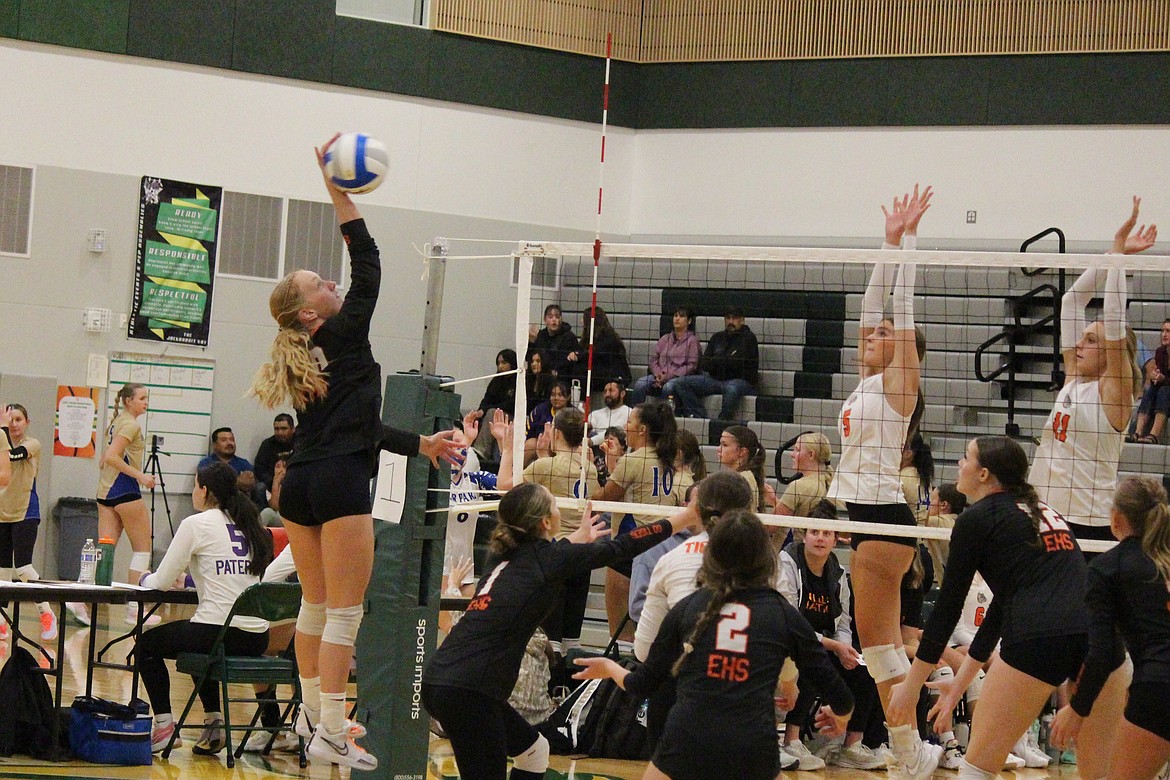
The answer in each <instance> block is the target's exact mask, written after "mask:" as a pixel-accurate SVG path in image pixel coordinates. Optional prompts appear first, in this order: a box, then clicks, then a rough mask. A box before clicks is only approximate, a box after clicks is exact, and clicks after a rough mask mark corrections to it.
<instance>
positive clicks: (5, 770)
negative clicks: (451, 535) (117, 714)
mask: <svg viewBox="0 0 1170 780" xmlns="http://www.w3.org/2000/svg"><path fill="white" fill-rule="evenodd" d="M23 611H24V613H25V614H24V615H22V620H21V628H22V629H23V630H24V632H25V633H26V634H28V635H31V636H39V627H38V625H37V623H36V610H29V609H26V610H23ZM192 611H193V608H192V607H179V606H170V607H164V610H163V612H162V614H163V618H164V619H166V620H174V619H177V618H181V617H186V616H188V615H189V614H190V613H191V612H192ZM30 613H31V614H30ZM115 614H117V615H119V616H120V614H121V612H120V611H118V612H116V613H115ZM114 628H115V629H119V630H118V632H117V633H122V632H121V630H120V629H121V623H120V622H119V623H118V624H117V625H115V626H114ZM64 629H65V631H66V645H65V652H66V659H65V694H64V701H67V702H68V701H72V699H73V696H74V695H75V694H76V693H77V692H79V691H84V688H85V671H86V670H85V651H86V645H87V643H88V642H89V632H90V631H91V630H96V631H97V632H98V646H99V647H100V646H101V645H102V644H104V643H105V642H106V641H108V639H110V638H112V637H113V636H115V634H114V633H112V632H111V631H110V629H109V626H108V624H107V621H106V620H105V615H104V614H103V615H102V619H101V620H100V621H99V625H98V626H97V627H96V628H95V629H85V628H81V627H79V626H77V625H74V624H69V625H65V626H64ZM52 644H53V648H54V651H55V647H56V642H55V641H54V642H53V643H52ZM3 658H4V660H7V658H8V647H7V645H6V644H4V645H3ZM94 679H95V693H96V695H98V696H102V697H105V698H110V699H118V700H122V701H126V700H127V699H128V698H129V696H130V675H129V674H126V673H123V672H114V671H107V670H100V669H99V670H97V672H96V674H95V678H94ZM190 692H191V681H190V678H187V677H185V676H180V675H174V676H173V677H172V690H171V695H172V701H173V703H174V707H175V711H176V714H177V713H178V712H179V711H180V708H181V705H182V703H183V702H184V701H185V700H186V697H187V696H188V695H190ZM196 707H198V705H196ZM200 716H201V713H200ZM190 744H192V742H191V741H188V743H187V745H188V746H187V747H184V748H179V749H177V750H175V751H174V752H173V753H172V754H171V757H170V760H169V761H163V760H162V759H161V758H160V757H159V756H155V759H154V763H153V764H152V765H151V766H141V767H109V766H95V765H93V764H86V763H83V762H80V761H71V762H68V763H58V764H52V763H46V762H39V761H34V760H31V759H28V758H26V757H24V756H13V757H11V758H0V778H39V777H44V776H54V777H73V778H125V779H127V780H131V779H137V778H167V780H179V779H180V778H182V779H183V780H187V778H192V779H194V780H219V779H220V778H237V779H239V780H245V779H247V780H259V779H260V778H270V777H271V778H280V777H296V778H321V779H322V780H324V779H325V778H338V777H347V776H348V775H349V770H348V769H342V770H338V769H337V768H335V767H332V766H321V765H314V764H312V763H310V765H309V767H308V768H307V769H303V770H302V769H301V768H300V767H299V766H298V765H297V758H296V756H295V755H293V754H275V753H274V754H273V755H271V756H269V757H267V758H266V757H263V756H259V755H254V754H244V756H243V758H241V759H240V760H239V761H238V762H237V763H236V766H235V767H234V768H233V769H231V770H229V769H228V768H227V764H226V762H225V760H224V757H223V756H222V755H220V756H196V755H194V754H192V753H191V750H190V747H189V746H190ZM643 768H644V765H643V764H642V763H640V762H635V761H612V760H604V759H579V760H572V759H568V758H564V757H560V756H553V759H552V769H551V770H550V771H549V772H548V775H547V777H548V778H549V780H561V779H563V780H594V779H595V778H596V779H597V780H604V779H607V778H612V779H613V780H635V779H636V778H640V777H641V775H642V770H643ZM357 774H358V776H363V775H365V773H357ZM369 776H371V777H377V776H379V773H377V772H374V773H371V774H370V775H369ZM883 776H884V773H881V772H877V773H874V772H860V771H855V770H842V769H836V768H830V769H828V770H825V771H820V772H786V773H784V777H785V778H790V779H791V780H797V778H799V780H826V779H827V778H833V780H863V779H865V778H875V777H876V778H880V777H883ZM458 777H459V775H458V773H457V771H456V769H455V765H454V761H453V760H452V759H451V750H450V746H449V745H448V744H447V742H446V741H445V740H438V739H436V740H433V741H432V742H431V751H430V761H429V771H428V780H456V778H458ZM734 777H735V768H734V767H728V771H727V774H726V775H725V778H726V779H727V780H731V779H733V778H734ZM954 777H956V773H955V772H949V771H943V770H938V771H937V772H936V773H935V778H954ZM1004 777H1009V778H1010V777H1015V778H1019V780H1041V778H1050V777H1060V778H1065V779H1066V780H1074V779H1075V778H1078V777H1079V775H1078V774H1077V773H1076V767H1069V766H1066V767H1061V768H1060V769H1053V770H1037V769H1029V770H1024V771H1023V772H1018V773H1015V774H1014V775H1013V774H1010V773H1006V774H1005V775H1004ZM719 780H724V778H720V779H719Z"/></svg>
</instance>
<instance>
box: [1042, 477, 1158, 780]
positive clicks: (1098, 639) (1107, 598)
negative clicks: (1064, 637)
mask: <svg viewBox="0 0 1170 780" xmlns="http://www.w3.org/2000/svg"><path fill="white" fill-rule="evenodd" d="M1110 520H1111V525H1112V527H1113V535H1114V536H1116V537H1117V538H1118V539H1119V540H1120V544H1118V545H1117V546H1116V547H1114V548H1113V549H1112V550H1110V551H1109V552H1106V553H1103V554H1101V555H1098V556H1097V557H1096V558H1094V559H1093V562H1092V563H1091V564H1089V586H1088V588H1089V594H1088V604H1089V654H1088V657H1087V658H1086V659H1085V668H1084V671H1083V672H1082V673H1081V677H1080V680H1079V681H1078V685H1077V690H1076V693H1075V694H1074V695H1073V697H1072V701H1071V702H1070V703H1069V704H1068V705H1067V706H1065V707H1064V708H1062V709H1061V710H1060V712H1058V713H1057V715H1056V721H1055V722H1054V723H1053V728H1052V737H1051V741H1052V742H1053V743H1054V744H1056V745H1058V746H1060V747H1062V748H1063V747H1065V746H1067V745H1068V744H1069V743H1070V742H1071V741H1072V740H1073V738H1074V737H1076V736H1077V734H1078V732H1079V731H1080V728H1081V724H1082V722H1083V720H1084V718H1085V717H1086V716H1088V714H1089V712H1090V710H1092V709H1093V705H1094V702H1095V700H1096V698H1097V694H1098V693H1099V692H1100V691H1101V688H1102V686H1103V685H1104V684H1105V680H1106V679H1107V678H1108V677H1109V675H1110V673H1112V671H1113V670H1114V669H1116V668H1117V667H1118V666H1120V665H1121V663H1122V662H1123V661H1124V660H1125V649H1126V648H1128V649H1129V654H1130V656H1131V657H1132V658H1133V666H1134V671H1133V683H1132V684H1131V685H1130V687H1129V701H1128V703H1127V704H1126V707H1125V719H1124V720H1123V721H1122V724H1121V727H1120V729H1119V730H1118V734H1117V740H1116V741H1115V742H1114V749H1113V755H1112V757H1111V759H1110V766H1109V775H1108V776H1109V777H1110V778H1125V780H1143V779H1144V778H1153V777H1155V776H1157V774H1158V770H1159V769H1161V767H1162V765H1163V764H1165V763H1166V760H1167V759H1170V709H1168V708H1167V702H1170V610H1168V609H1167V601H1168V599H1170V596H1168V595H1167V588H1168V587H1170V586H1168V584H1167V583H1168V582H1170V507H1167V505H1166V489H1165V488H1163V487H1162V485H1161V484H1160V483H1159V482H1158V481H1157V480H1154V479H1151V478H1150V477H1126V478H1125V479H1123V480H1121V484H1119V485H1118V486H1117V493H1116V495H1115V497H1114V500H1113V512H1112V517H1111V518H1110ZM1123 642H1124V644H1123Z"/></svg>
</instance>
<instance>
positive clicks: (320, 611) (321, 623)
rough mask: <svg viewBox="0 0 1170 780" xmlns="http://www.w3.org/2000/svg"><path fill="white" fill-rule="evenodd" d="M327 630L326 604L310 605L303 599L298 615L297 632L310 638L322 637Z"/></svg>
mask: <svg viewBox="0 0 1170 780" xmlns="http://www.w3.org/2000/svg"><path fill="white" fill-rule="evenodd" d="M324 630H325V604H324V602H322V603H320V604H310V603H309V602H307V601H305V599H304V597H302V598H301V611H300V612H298V613H297V631H300V632H301V633H302V634H307V635H309V636H321V632H322V631H324Z"/></svg>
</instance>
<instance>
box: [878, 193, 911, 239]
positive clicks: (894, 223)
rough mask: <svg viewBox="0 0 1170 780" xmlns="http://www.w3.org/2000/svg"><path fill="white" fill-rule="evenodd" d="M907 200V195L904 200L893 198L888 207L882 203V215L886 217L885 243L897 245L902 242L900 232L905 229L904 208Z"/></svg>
mask: <svg viewBox="0 0 1170 780" xmlns="http://www.w3.org/2000/svg"><path fill="white" fill-rule="evenodd" d="M907 202H909V196H908V195H907V196H906V197H905V199H904V200H899V199H898V198H894V203H893V205H892V206H890V208H889V209H886V207H885V205H884V204H883V205H882V215H883V216H885V218H886V229H885V232H886V243H887V244H889V245H891V246H895V247H896V246H899V245H900V244H901V243H902V232H903V231H904V230H905V229H906V218H905V213H904V212H905V210H906V203H907Z"/></svg>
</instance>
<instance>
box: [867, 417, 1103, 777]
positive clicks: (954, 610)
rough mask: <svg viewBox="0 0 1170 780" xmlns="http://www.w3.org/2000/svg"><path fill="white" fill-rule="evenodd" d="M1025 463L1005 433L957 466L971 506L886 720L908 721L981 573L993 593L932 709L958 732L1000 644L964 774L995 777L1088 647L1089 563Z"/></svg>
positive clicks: (976, 447)
mask: <svg viewBox="0 0 1170 780" xmlns="http://www.w3.org/2000/svg"><path fill="white" fill-rule="evenodd" d="M1027 473H1028V458H1027V456H1026V455H1025V454H1024V450H1023V449H1022V448H1021V447H1020V445H1019V444H1016V443H1015V442H1014V441H1012V440H1011V439H1009V438H1007V437H1005V436H982V437H979V438H977V439H974V440H972V441H971V442H970V443H968V444H967V452H966V455H965V456H964V457H963V458H962V459H960V460H959V478H958V480H957V486H958V489H959V492H961V493H962V494H963V495H965V496H966V497H967V500H968V502H970V503H969V504H968V506H967V510H966V511H965V512H963V514H962V515H960V516H959V519H958V520H957V521H956V522H955V528H954V530H953V531H952V535H951V556H950V558H949V561H948V566H947V569H946V573H945V575H944V576H943V583H942V590H941V592H940V593H939V597H938V601H937V603H936V604H935V606H934V611H933V612H931V615H930V619H929V620H928V621H927V622H926V629H925V630H924V631H923V634H922V640H921V642H920V644H919V646H918V654H917V657H916V658H915V659H914V664H913V665H912V666H911V667H910V673H909V674H908V675H907V677H906V680H905V681H904V682H901V683H898V684H897V685H895V686H894V689H893V693H892V694H891V697H890V706H889V707H887V708H886V715H887V716H889V717H892V718H895V719H896V718H899V717H909V715H908V713H912V712H913V711H914V708H915V706H916V705H917V703H918V695H919V692H920V691H921V689H922V685H923V683H925V682H926V678H927V676H929V675H930V673H931V672H932V671H933V670H934V669H935V667H936V665H937V664H938V662H939V658H940V657H941V655H942V652H943V650H944V649H945V648H946V647H947V644H948V641H949V640H950V636H951V632H952V631H953V630H954V628H955V624H956V623H957V622H958V620H959V615H960V614H961V613H962V611H963V601H964V599H965V598H966V596H967V591H968V590H969V589H970V587H971V580H972V579H973V578H974V576H975V572H976V571H978V572H979V573H980V574H982V575H983V579H984V580H986V582H987V585H988V587H990V588H991V591H992V592H993V593H994V594H995V598H994V600H993V601H992V602H991V608H990V609H989V610H988V611H987V615H986V616H985V617H984V619H983V623H982V624H981V625H980V626H979V631H978V632H977V633H976V634H975V639H974V641H973V642H972V643H971V649H970V651H969V653H968V656H967V658H966V659H965V660H964V661H963V664H962V666H961V667H960V668H959V671H958V674H957V675H956V676H955V678H954V680H953V681H947V682H941V683H938V684H937V687H938V688H939V692H940V695H939V699H938V702H937V703H936V704H935V705H934V707H933V708H932V709H931V711H930V717H932V718H933V717H935V716H936V715H937V716H938V717H937V719H936V720H935V731H939V732H942V731H946V730H948V729H949V728H950V716H951V712H952V711H953V710H954V708H955V705H956V704H957V703H958V701H959V699H960V697H962V695H963V691H964V690H966V688H967V686H968V685H970V684H971V681H972V680H974V679H975V676H976V674H978V672H979V670H980V669H981V668H982V666H983V665H984V664H985V663H986V662H987V660H988V658H989V657H990V655H991V652H992V650H994V649H995V644H996V642H997V641H1000V642H1001V646H1000V651H999V659H1000V660H999V662H997V663H995V664H993V665H992V666H991V669H990V671H988V672H987V678H986V680H985V681H984V684H983V693H982V695H981V696H980V699H979V708H978V709H977V710H976V711H975V716H974V719H973V722H972V724H971V741H970V744H969V746H968V748H967V755H966V758H965V759H964V760H963V763H962V765H961V768H960V769H959V777H960V778H972V779H974V778H992V777H995V776H996V772H998V771H999V769H1000V768H1001V767H1003V765H1004V759H1006V758H1007V754H1008V752H1009V751H1010V750H1011V748H1012V746H1013V745H1014V744H1015V743H1016V741H1017V740H1018V739H1019V738H1020V735H1022V734H1023V733H1024V732H1025V731H1026V730H1027V729H1028V727H1029V726H1030V725H1031V724H1032V721H1033V720H1035V719H1036V717H1037V716H1038V715H1039V714H1040V710H1041V708H1043V706H1044V704H1045V702H1047V701H1048V697H1049V696H1050V695H1051V694H1052V692H1053V691H1054V690H1055V689H1056V686H1058V685H1060V683H1062V682H1063V681H1064V680H1066V679H1069V678H1072V677H1075V676H1076V674H1077V671H1078V670H1079V669H1080V666H1081V662H1082V660H1083V659H1084V654H1085V649H1086V647H1087V644H1088V640H1087V638H1086V629H1087V622H1086V620H1085V616H1084V607H1083V605H1084V593H1085V560H1084V557H1083V556H1082V554H1081V550H1080V547H1079V546H1078V545H1077V540H1076V538H1075V537H1074V536H1073V534H1072V532H1071V531H1069V528H1068V524H1067V523H1066V522H1065V520H1064V518H1063V517H1061V516H1060V514H1058V513H1057V512H1056V511H1054V510H1053V509H1051V508H1050V507H1048V506H1047V505H1046V504H1043V503H1041V501H1040V500H1039V498H1037V496H1036V491H1035V489H1034V488H1033V487H1032V486H1031V485H1030V484H1028V482H1027V481H1026V476H1027Z"/></svg>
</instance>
